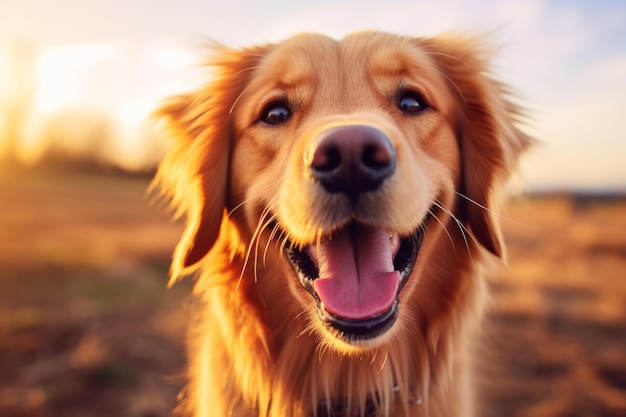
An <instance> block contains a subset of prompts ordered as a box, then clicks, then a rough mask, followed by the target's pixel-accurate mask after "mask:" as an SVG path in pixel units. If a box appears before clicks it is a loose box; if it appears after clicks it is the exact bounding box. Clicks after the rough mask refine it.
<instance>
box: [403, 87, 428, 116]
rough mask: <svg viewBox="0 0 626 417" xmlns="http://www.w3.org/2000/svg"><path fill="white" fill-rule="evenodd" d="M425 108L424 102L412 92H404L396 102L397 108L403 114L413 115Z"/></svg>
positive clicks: (426, 105)
mask: <svg viewBox="0 0 626 417" xmlns="http://www.w3.org/2000/svg"><path fill="white" fill-rule="evenodd" d="M427 107H428V104H426V100H424V99H423V98H422V97H421V96H420V95H419V94H417V93H414V92H405V93H403V94H402V95H401V96H400V99H399V100H398V108H399V109H400V110H401V111H402V112H403V113H410V114H415V113H419V112H421V111H424V110H425V109H426V108H427Z"/></svg>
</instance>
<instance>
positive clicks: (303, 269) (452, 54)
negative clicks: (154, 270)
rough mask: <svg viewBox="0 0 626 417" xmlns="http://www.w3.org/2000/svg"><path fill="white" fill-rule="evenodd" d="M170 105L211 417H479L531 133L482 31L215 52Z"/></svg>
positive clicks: (193, 378)
mask: <svg viewBox="0 0 626 417" xmlns="http://www.w3.org/2000/svg"><path fill="white" fill-rule="evenodd" d="M213 49H214V50H213V55H212V59H211V62H210V71H211V78H210V80H209V81H208V82H207V83H206V85H205V86H204V87H202V88H200V89H199V90H197V91H195V92H192V93H191V94H187V95H181V96H176V97H173V98H170V99H169V100H168V101H166V102H165V103H164V104H163V105H162V107H161V108H160V109H159V110H158V111H157V116H158V117H160V118H162V120H164V121H165V125H166V128H167V129H168V131H169V133H170V135H171V136H172V137H173V142H172V145H171V148H170V149H169V150H168V151H167V154H166V155H165V156H164V158H163V160H162V161H161V163H160V165H159V167H158V170H157V173H156V175H155V179H154V181H155V182H154V184H155V185H156V186H157V187H159V188H160V189H161V190H162V193H163V194H164V195H165V196H166V198H167V199H168V200H169V202H170V203H171V205H172V207H173V208H174V209H175V210H176V211H177V214H178V215H181V216H184V217H185V218H186V227H185V230H184V234H183V236H182V238H181V240H180V242H179V243H178V246H177V247H176V250H175V253H174V255H173V261H172V267H171V281H170V282H171V283H173V282H175V281H176V280H178V279H179V278H181V277H183V276H186V275H190V274H194V275H195V276H196V279H197V281H196V284H195V291H194V292H195V294H196V298H197V300H198V301H197V306H195V307H194V309H193V310H194V313H193V316H194V317H193V319H192V320H191V321H192V324H191V326H190V327H191V328H190V331H189V340H188V345H189V383H188V386H187V388H186V390H185V391H184V395H182V397H183V400H182V402H181V404H180V407H179V408H180V409H179V411H181V413H186V414H188V415H194V416H197V417H206V416H233V417H253V416H254V417H257V416H263V417H270V416H271V417H321V416H345V417H357V416H368V417H372V416H386V417H389V416H430V417H447V416H471V415H474V414H473V411H472V410H473V409H474V403H475V402H476V401H475V400H474V395H473V393H472V389H473V387H474V385H475V383H474V382H473V373H474V371H473V366H472V363H473V362H472V355H471V352H472V349H473V346H475V342H474V341H475V339H476V338H475V335H477V334H478V332H479V326H480V321H481V316H482V315H483V310H484V309H485V304H486V301H487V285H486V282H485V279H484V278H483V269H484V267H485V265H488V264H489V263H491V260H492V259H495V258H496V257H498V258H504V256H505V247H504V244H503V242H502V236H501V231H500V228H499V225H498V216H499V215H498V210H499V206H500V203H501V201H502V200H503V199H502V196H503V195H504V193H503V190H504V187H505V185H506V183H507V180H508V179H509V177H510V176H511V175H512V174H513V173H514V172H515V169H516V165H517V161H518V158H519V156H520V155H521V154H522V153H523V151H524V150H525V149H526V148H528V147H529V145H530V144H531V143H532V139H531V138H530V137H529V136H528V135H526V134H524V133H523V132H522V131H521V130H520V128H519V127H518V125H519V123H520V120H521V119H522V117H523V112H522V111H521V109H520V108H519V107H518V106H517V105H515V104H514V102H513V100H512V99H511V97H510V94H509V92H508V87H506V86H505V85H503V84H502V83H500V82H498V81H497V80H495V79H494V78H493V76H492V75H491V73H490V71H489V59H490V57H491V50H490V48H488V47H487V46H486V45H485V42H484V41H483V40H482V39H481V38H473V37H464V36H459V35H442V36H438V37H432V38H414V37H401V36H397V35H393V34H388V33H381V32H375V31H368V32H361V33H356V34H352V35H348V36H347V37H345V38H344V39H342V40H340V41H337V40H333V39H331V38H328V37H325V36H323V35H317V34H302V35H298V36H295V37H293V38H290V39H288V40H286V41H284V42H281V43H277V44H268V45H262V46H254V47H249V48H242V49H229V48H227V47H224V46H220V45H215V46H214V48H213Z"/></svg>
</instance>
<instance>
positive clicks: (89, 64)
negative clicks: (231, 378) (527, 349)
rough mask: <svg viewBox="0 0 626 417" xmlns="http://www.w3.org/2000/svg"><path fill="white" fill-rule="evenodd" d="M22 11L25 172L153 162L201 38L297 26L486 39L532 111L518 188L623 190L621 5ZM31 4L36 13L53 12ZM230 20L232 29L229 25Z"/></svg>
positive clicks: (10, 40)
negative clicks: (51, 156) (159, 113)
mask: <svg viewBox="0 0 626 417" xmlns="http://www.w3.org/2000/svg"><path fill="white" fill-rule="evenodd" d="M31 3H32V1H25V2H24V3H20V4H19V5H18V4H15V5H12V6H11V9H10V10H9V9H7V10H1V12H0V158H1V157H2V156H3V155H6V154H7V153H8V152H11V153H13V154H14V156H15V157H17V158H18V159H20V160H22V161H24V162H25V163H28V164H33V163H35V162H36V161H37V160H38V159H39V158H40V157H41V156H42V155H44V154H45V153H46V152H48V150H49V149H55V150H56V151H63V152H66V153H68V155H70V156H73V157H76V158H80V157H82V156H89V157H94V156H96V157H97V158H96V159H98V160H101V161H103V162H107V163H110V164H112V165H117V166H119V167H121V168H123V169H127V170H138V169H144V168H145V167H146V166H151V165H153V164H154V163H156V160H157V157H158V154H159V152H158V146H159V145H158V143H157V142H158V136H159V134H158V133H157V131H156V130H155V129H154V126H153V125H152V124H151V122H150V121H149V115H150V114H151V113H152V111H153V110H154V109H155V108H156V107H157V106H158V104H159V102H160V101H161V100H163V99H164V98H166V97H167V96H169V95H172V94H177V93H181V92H185V91H189V90H191V89H193V88H196V87H198V86H199V84H200V82H201V81H202V80H204V79H205V77H204V76H203V75H204V74H203V72H204V71H205V69H204V68H202V66H201V65H200V63H201V62H203V61H204V57H203V54H204V53H205V51H204V50H203V49H202V47H201V46H200V45H201V44H202V42H201V40H202V39H204V38H203V37H204V36H206V37H209V38H212V39H215V40H217V41H220V42H223V43H225V44H227V45H230V46H234V47H237V46H243V45H248V44H252V43H265V42H274V41H277V40H280V39H282V38H285V37H288V36H290V35H293V34H295V33H297V32H299V31H303V30H307V31H316V32H322V33H327V34H329V35H331V36H333V37H335V38H341V37H342V36H343V35H345V34H346V33H349V32H351V31H355V30H362V29H367V28H377V29H382V30H387V31H394V32H399V33H407V34H415V35H433V34H436V33H439V32H441V31H446V30H460V31H462V32H471V33H472V32H489V33H492V34H491V35H490V39H492V40H494V42H495V43H500V44H501V45H503V46H502V48H501V51H500V52H501V53H500V54H499V55H498V57H497V58H496V60H495V62H494V68H495V72H496V74H497V75H498V77H499V78H502V79H503V80H504V81H505V82H507V83H508V84H510V85H512V88H513V89H514V91H516V93H517V94H518V95H519V97H520V99H519V101H520V103H521V104H522V105H523V106H524V107H526V108H527V109H528V113H529V119H528V120H529V124H528V127H527V128H526V130H527V131H528V132H529V133H531V134H532V135H534V136H536V137H538V138H539V140H540V141H541V145H540V146H539V147H538V148H537V149H535V150H534V151H533V152H532V153H531V154H530V155H529V156H528V157H527V158H526V159H525V160H524V163H523V164H522V168H523V169H522V173H521V182H522V183H523V184H526V185H525V186H524V187H525V188H534V189H545V188H566V189H611V190H618V191H621V192H623V191H626V164H624V163H623V161H622V159H623V155H625V154H626V141H624V140H623V139H624V135H625V134H626V119H625V118H624V117H622V116H621V114H620V113H621V109H623V108H624V107H625V105H626V70H625V69H626V40H624V39H626V37H623V36H622V37H620V36H621V35H626V29H625V28H626V5H625V4H622V3H620V2H614V1H607V2H602V4H599V3H592V2H585V1H576V2H572V3H571V4H569V5H564V4H560V3H558V2H549V3H548V2H546V3H544V2H539V1H528V2H511V1H498V0H481V2H480V3H481V5H482V8H481V7H479V6H472V7H469V6H468V5H466V4H465V3H463V2H461V1H454V2H452V3H453V4H454V6H455V7H450V6H446V7H444V6H439V5H429V6H425V5H413V4H410V5H409V4H407V3H404V2H400V1H397V2H391V3H382V2H368V3H365V4H363V5H362V6H360V7H359V8H358V10H356V9H353V5H354V4H355V3H354V2H352V1H343V2H340V3H337V4H332V5H331V4H326V3H323V2H321V3H320V2H317V1H314V2H312V3H311V4H308V5H293V4H288V5H287V3H283V2H282V1H277V2H276V4H272V5H271V6H268V7H267V8H266V9H264V8H263V7H261V6H259V5H257V4H256V3H254V4H253V3H247V2H246V1H241V0H238V1H237V4H238V6H237V8H241V9H242V10H243V9H245V10H246V13H244V14H242V15H241V16H235V15H234V14H229V12H228V11H227V10H225V9H221V10H220V12H219V13H217V14H215V13H209V11H211V7H214V6H211V5H210V4H208V5H207V4H204V3H200V2H198V1H196V0H185V1H184V2H182V3H180V6H179V7H174V5H173V4H172V5H167V7H165V6H164V7H163V8H159V7H155V8H154V9H153V10H152V13H153V14H154V16H152V18H151V19H146V20H145V21H143V20H142V21H141V22H140V23H139V22H138V23H137V24H135V23H133V22H132V21H133V20H135V19H139V16H140V14H139V10H141V7H143V6H141V5H140V4H139V2H135V1H131V2H129V3H128V6H124V10H125V12H124V13H123V14H122V15H119V16H118V15H117V14H115V13H114V11H115V8H116V7H122V3H119V4H118V3H116V2H113V3H111V4H109V5H108V6H107V5H102V4H96V3H94V4H91V3H92V2H88V3H90V4H91V6H93V7H97V8H98V10H93V11H92V10H91V9H89V8H88V6H90V5H89V4H87V5H86V4H83V3H80V2H77V0H69V1H68V2H67V4H66V5H65V7H68V9H67V10H65V11H66V12H67V13H69V15H67V16H66V15H63V16H61V15H58V16H57V17H58V19H56V20H55V19H52V20H50V21H47V22H46V24H43V22H42V21H41V20H38V19H39V18H37V17H35V16H32V15H31V14H30V13H29V7H31V8H32V7H34V6H33V4H31ZM240 3H241V4H240ZM125 4H126V3H125ZM389 4H394V7H390V6H389ZM29 5H30V6H29ZM71 5H73V6H75V8H74V9H72V10H73V11H72V12H70V9H69V7H70V6H71ZM91 6H90V7H91ZM281 6H282V8H281ZM1 7H4V8H5V9H6V6H1ZM38 7H40V8H42V10H41V13H44V11H45V9H48V8H51V7H53V6H52V5H51V6H46V5H44V4H40V5H38ZM477 10H481V12H480V13H479V12H478V11H477ZM72 13H73V14H72ZM98 13H100V14H103V15H105V16H106V15H110V16H112V17H111V19H113V20H115V19H122V17H124V16H125V17H126V18H128V19H126V20H123V21H120V24H119V25H118V26H115V25H114V24H113V23H114V22H113V21H112V22H111V25H110V26H109V27H108V28H107V27H104V26H103V24H102V22H101V21H100V20H98V21H95V20H92V19H93V17H92V15H93V14H98ZM352 15H353V16H352ZM55 16H56V15H55ZM347 16H352V17H351V18H350V19H348V18H347ZM407 16H414V18H413V19H412V20H411V19H407ZM63 19H65V20H63ZM129 19H130V21H127V20H129ZM236 19H240V20H241V22H240V24H238V25H235V26H233V22H234V21H235V20H236ZM263 19H265V23H263ZM164 22H167V25H165V26H163V24H164ZM229 22H230V23H231V24H230V25H229ZM72 25H73V26H72ZM242 25H244V26H242ZM114 27H115V28H116V29H115V30H114V29H113V28H114ZM242 27H246V30H243V29H242ZM420 29H421V30H420ZM494 30H495V32H494ZM18 125H19V126H18ZM10 138H11V139H10ZM94 153H96V154H97V155H93V154H94Z"/></svg>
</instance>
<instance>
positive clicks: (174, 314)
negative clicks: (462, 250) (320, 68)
mask: <svg viewBox="0 0 626 417" xmlns="http://www.w3.org/2000/svg"><path fill="white" fill-rule="evenodd" d="M364 29H381V30H385V31H390V32H395V33H401V34H408V35H416V36H428V35H435V34H437V33H440V32H446V31H457V32H462V33H483V34H484V33H486V34H488V36H489V39H491V40H492V42H493V43H494V44H496V45H498V46H500V50H499V53H498V56H497V58H496V59H495V60H494V65H493V69H494V73H495V74H496V76H497V77H498V78H500V79H502V80H504V81H505V82H506V83H508V84H510V85H511V86H512V87H513V91H515V92H516V94H517V96H518V101H519V102H520V104H522V105H523V106H524V107H525V108H527V109H528V111H529V116H530V117H529V122H528V125H527V126H526V128H525V129H526V130H527V131H528V133H530V134H532V135H534V136H536V137H537V138H539V139H540V140H541V145H540V146H539V147H538V148H536V149H534V150H533V152H531V153H530V154H529V155H527V157H526V158H525V159H524V161H523V164H522V171H521V174H520V177H519V179H518V180H517V181H516V188H518V189H519V191H520V193H519V195H518V196H517V197H515V198H514V200H513V201H512V202H511V204H510V205H509V206H508V207H507V210H506V212H505V213H504V217H503V218H502V222H503V227H504V231H505V235H506V238H507V241H508V244H509V258H510V259H509V265H508V266H507V267H504V266H502V267H501V268H500V269H498V270H497V272H496V273H494V274H493V276H491V277H490V282H491V286H492V288H493V294H494V296H493V308H492V312H491V313H490V315H489V317H488V321H487V330H486V332H485V338H484V339H485V343H484V346H481V348H480V349H479V352H480V356H482V357H483V358H484V360H480V361H479V362H480V363H484V364H488V365H484V366H482V367H483V368H484V369H481V371H482V372H481V374H482V375H483V377H482V378H481V379H480V381H478V382H479V383H480V386H481V387H482V391H483V400H481V403H482V404H484V408H485V410H484V411H483V412H482V413H481V415H482V416H493V417H496V416H534V417H536V416H560V417H578V416H580V417H583V416H584V417H587V416H626V236H625V231H626V163H624V158H626V137H625V136H626V117H624V115H623V114H622V112H623V111H624V108H626V3H624V2H623V1H621V0H601V1H597V0H596V1H593V0H589V1H583V0H575V1H562V0H547V1H539V0H537V1H533V0H529V1H522V0H518V1H516V0H478V1H474V2H466V1H463V0H454V1H447V2H434V1H428V2H427V1H417V0H412V1H409V0H390V1H384V2H383V1H369V0H359V1H355V0H341V1H330V0H328V1H321V0H310V1H308V2H306V3H305V2H289V1H286V0H277V1H272V2H266V3H263V2H255V1H251V0H231V1H229V2H217V1H215V0H205V1H200V0H178V1H176V2H174V1H160V2H148V1H145V0H125V1H120V0H111V1H108V2H101V1H96V0H81V1H79V0H60V1H56V2H45V1H43V0H20V1H13V0H0V416H3V417H5V416H11V417H18V416H19V417H25V416H33V417H34V416H55V417H56V416H64V417H73V416H77V417H78V416H81V417H82V416H85V417H87V416H111V415H116V416H142V417H159V416H166V415H170V413H171V410H172V408H173V406H174V404H175V402H176V397H177V395H178V392H179V390H180V389H181V387H182V386H183V384H184V377H183V371H184V361H185V358H184V327H185V324H186V320H187V312H186V308H187V307H186V306H187V305H188V303H189V301H188V298H187V294H188V293H189V290H190V287H191V282H190V281H191V280H188V281H187V282H182V283H181V284H178V285H176V286H175V287H174V288H172V289H169V290H167V289H166V282H167V270H168V265H169V259H170V254H171V252H172V250H173V248H174V245H175V243H176V241H177V239H178V237H179V235H180V233H181V230H182V227H181V224H180V223H177V222H173V221H171V220H170V217H169V215H168V214H167V213H165V212H164V211H163V210H160V209H159V207H158V205H154V204H152V205H151V204H150V202H149V200H150V198H149V197H148V195H147V193H146V188H147V186H148V184H149V182H150V178H151V175H152V173H153V172H154V168H155V164H156V163H157V161H158V159H159V157H160V155H161V153H162V151H163V150H162V148H163V146H162V142H163V141H162V138H161V134H160V132H159V130H158V129H157V128H156V127H155V126H154V125H153V124H151V123H150V122H148V121H147V117H148V116H149V114H150V113H151V111H152V110H153V109H154V108H155V107H156V106H158V103H159V102H160V100H162V99H163V98H164V97H166V96H168V95H171V94H176V93H180V92H184V91H187V90H190V89H193V88H194V87H197V86H198V85H200V84H201V83H202V82H203V81H204V80H206V77H205V68H203V67H202V65H201V63H202V62H203V60H204V54H205V50H204V49H203V45H204V44H206V43H207V40H208V39H212V40H216V41H219V42H221V43H223V44H226V45H228V46H233V47H238V46H244V45H249V44H258V43H266V42H274V41H279V40H281V39H283V38H285V37H288V36H291V35H293V34H295V33H298V32H302V31H313V32H321V33H325V34H328V35H331V36H333V37H336V38H340V37H342V36H344V35H345V34H347V33H349V32H352V31H356V30H364Z"/></svg>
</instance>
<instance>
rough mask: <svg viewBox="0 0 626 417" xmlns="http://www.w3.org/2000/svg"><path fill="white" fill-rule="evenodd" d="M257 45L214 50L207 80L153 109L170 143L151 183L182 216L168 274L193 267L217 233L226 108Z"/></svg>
mask: <svg viewBox="0 0 626 417" xmlns="http://www.w3.org/2000/svg"><path fill="white" fill-rule="evenodd" d="M261 52H262V51H260V48H255V49H246V50H240V51H236V50H229V49H226V48H221V49H220V50H218V51H217V53H216V55H215V58H214V59H213V60H212V62H211V64H210V67H211V69H212V72H211V75H212V81H211V82H210V83H209V84H208V85H207V86H206V87H205V88H202V89H200V90H198V91H196V92H194V93H191V94H188V95H183V96H177V97H172V98H170V99H169V100H168V101H166V103H165V104H164V105H163V106H162V107H161V108H160V109H159V110H157V111H156V116H157V117H158V118H162V119H164V120H165V121H166V127H167V129H168V131H169V133H170V134H171V135H172V136H173V137H174V142H173V144H172V146H171V147H170V148H169V150H168V152H167V154H166V155H165V157H164V158H163V160H162V162H161V163H160V165H159V167H158V170H157V173H156V176H155V179H154V182H153V186H155V187H158V188H160V189H161V191H162V192H163V194H164V195H165V196H167V197H168V198H169V199H170V203H171V205H172V207H173V208H174V209H175V210H176V216H182V215H184V216H185V217H186V227H185V231H184V234H183V236H182V238H181V240H180V242H179V243H178V246H177V247H176V251H175V252H174V258H173V261H172V267H171V275H172V279H173V280H175V279H176V278H177V277H178V276H180V275H181V274H185V273H187V272H189V270H190V269H193V267H194V266H196V265H197V264H198V263H199V262H200V261H201V260H202V259H203V258H204V257H205V256H206V254H207V253H208V252H209V251H210V250H211V248H212V247H213V245H214V243H215V241H216V240H217V238H218V235H219V232H220V225H221V222H222V217H223V215H224V209H225V207H226V199H227V187H228V181H229V178H228V171H229V160H230V150H231V146H232V143H231V142H232V137H231V136H232V135H231V115H230V113H231V109H232V107H233V105H234V103H235V102H236V100H237V98H238V97H239V95H240V94H241V93H242V91H243V90H244V88H245V85H246V83H247V77H248V76H249V75H248V74H249V72H250V71H247V70H248V69H250V68H251V67H253V66H255V62H256V61H257V60H259V59H260V57H261V56H262V54H261Z"/></svg>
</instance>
